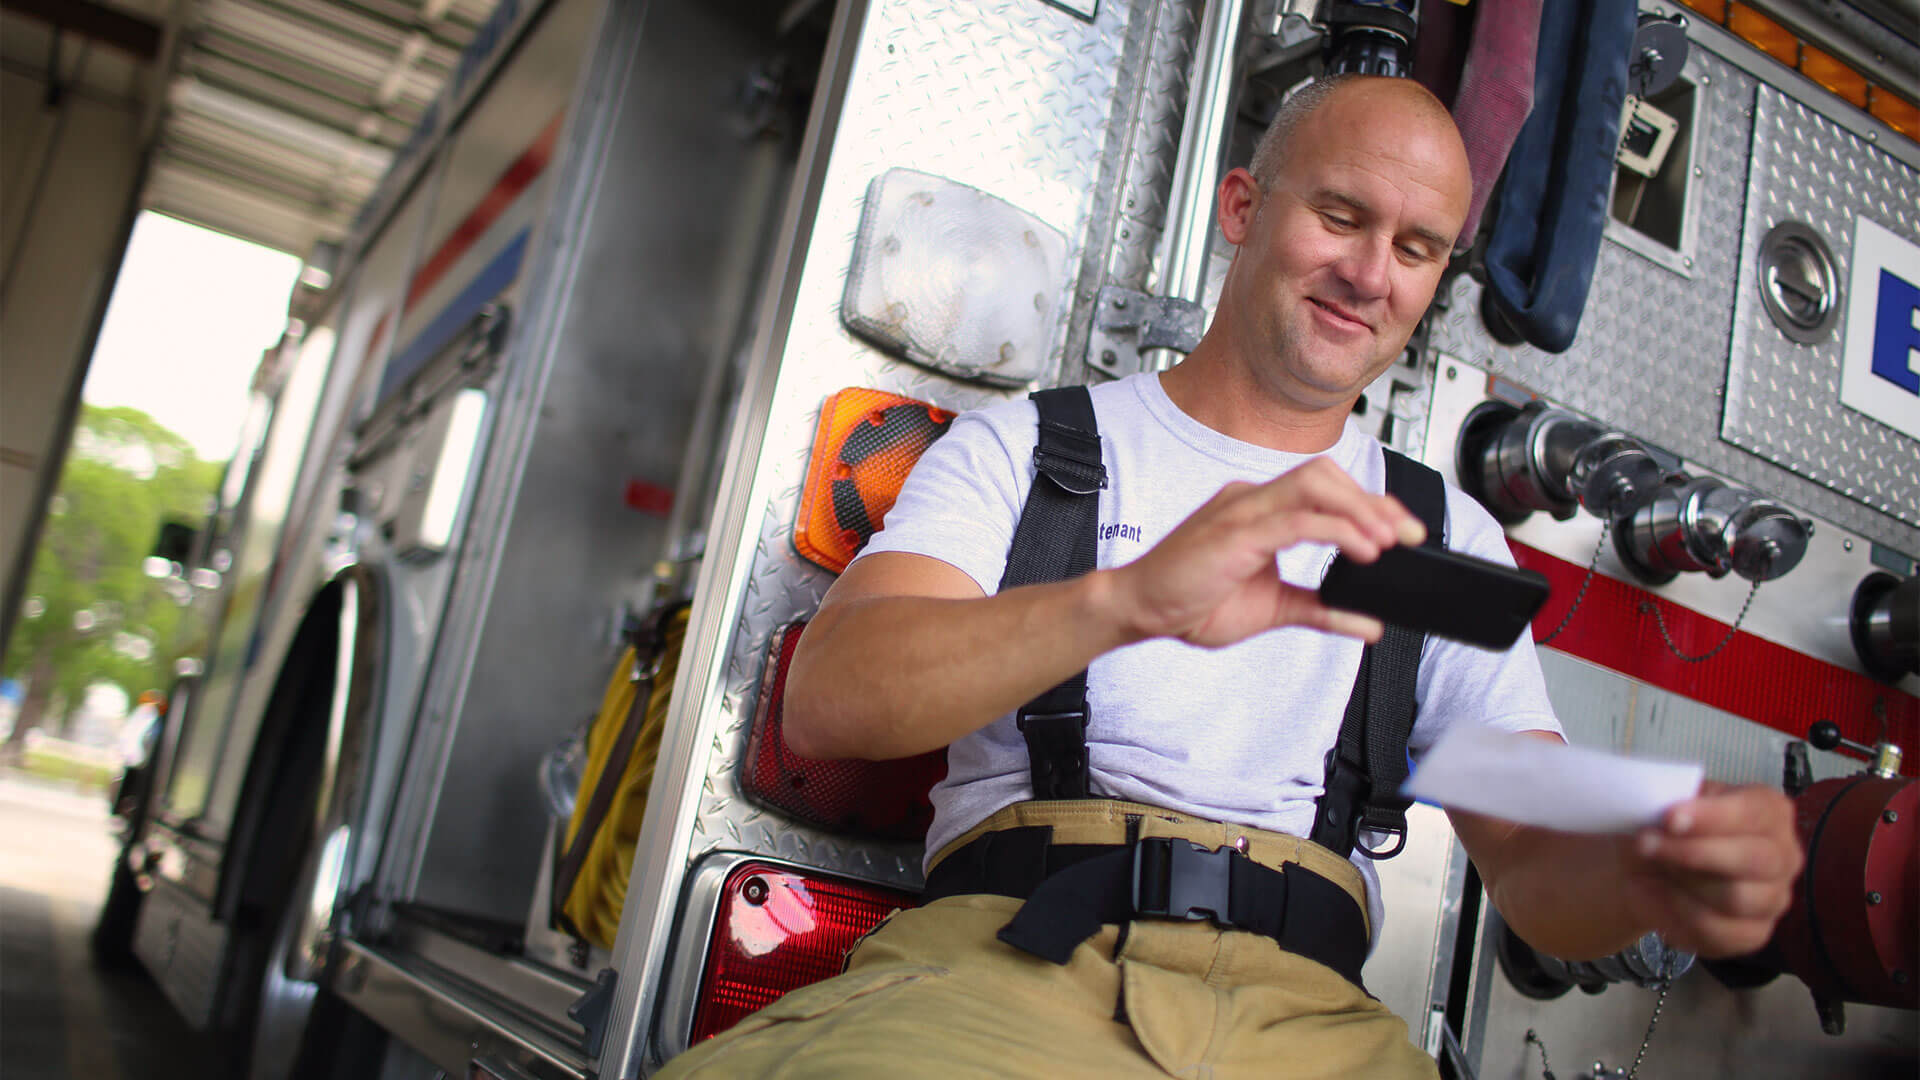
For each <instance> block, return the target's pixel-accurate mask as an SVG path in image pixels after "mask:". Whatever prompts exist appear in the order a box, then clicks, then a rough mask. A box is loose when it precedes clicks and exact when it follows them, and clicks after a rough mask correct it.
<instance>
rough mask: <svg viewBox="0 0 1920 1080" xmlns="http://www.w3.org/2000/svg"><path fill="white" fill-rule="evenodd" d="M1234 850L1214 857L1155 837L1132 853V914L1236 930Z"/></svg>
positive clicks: (1190, 845)
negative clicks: (1203, 922)
mask: <svg viewBox="0 0 1920 1080" xmlns="http://www.w3.org/2000/svg"><path fill="white" fill-rule="evenodd" d="M1236 857H1238V858H1244V857H1245V856H1242V855H1241V854H1240V852H1239V851H1238V850H1236V849H1234V848H1232V847H1222V848H1218V849H1215V850H1212V851H1209V850H1208V849H1206V848H1204V847H1201V846H1200V845H1199V844H1196V843H1193V842H1192V841H1190V840H1178V841H1176V840H1173V839H1171V838H1165V837H1154V838H1152V839H1148V840H1141V841H1139V842H1138V843H1136V844H1135V845H1134V848H1133V911H1134V914H1136V915H1147V916H1152V917H1155V918H1163V919H1181V920H1185V921H1187V922H1199V921H1200V920H1202V919H1207V920H1211V921H1212V922H1214V923H1215V924H1217V925H1220V926H1229V925H1231V923H1230V921H1229V920H1230V919H1231V907H1232V903H1231V901H1232V896H1233V892H1232V882H1233V862H1232V860H1233V859H1234V858H1236Z"/></svg>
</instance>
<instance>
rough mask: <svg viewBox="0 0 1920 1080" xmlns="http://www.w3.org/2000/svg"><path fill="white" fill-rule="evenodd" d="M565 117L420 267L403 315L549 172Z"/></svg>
mask: <svg viewBox="0 0 1920 1080" xmlns="http://www.w3.org/2000/svg"><path fill="white" fill-rule="evenodd" d="M565 115H566V113H565V111H564V110H562V111H561V112H557V113H555V114H553V119H552V120H549V121H547V126H546V127H545V128H543V129H541V132H540V134H539V135H538V136H537V137H536V138H535V139H534V140H533V142H532V143H531V144H530V145H529V146H528V147H527V148H526V149H525V150H522V151H521V152H520V156H519V157H517V158H515V159H514V160H513V164H511V165H508V166H507V168H506V171H505V172H502V173H501V174H500V178H499V179H498V180H495V181H494V182H493V187H492V188H491V189H489V190H488V191H487V193H486V194H485V195H483V196H481V198H480V201H479V202H478V203H476V204H474V207H473V209H472V210H471V211H469V212H468V213H467V216H466V217H465V218H464V219H462V220H461V222H460V224H458V225H455V226H454V227H453V232H451V233H449V234H447V238H446V239H445V240H443V241H441V243H440V247H439V248H438V249H436V250H435V251H434V253H433V255H432V257H431V258H429V259H427V261H426V262H424V263H422V264H420V269H419V270H418V271H417V272H416V273H415V274H414V275H413V283H412V284H410V285H408V286H407V303H406V306H405V308H403V309H402V314H403V315H404V314H406V313H407V312H411V311H412V310H413V306H414V305H415V304H417V303H419V302H420V298H421V297H422V296H425V295H426V294H427V293H428V292H429V291H430V290H432V288H433V287H434V286H435V285H438V284H439V283H440V279H441V278H442V277H445V276H446V273H447V271H448V270H449V269H451V268H452V267H453V264H454V263H456V262H459V261H460V256H462V255H465V254H466V253H467V249H469V248H471V247H473V244H474V241H476V240H478V239H480V237H481V236H483V235H485V234H486V231H487V230H488V229H489V228H491V227H492V226H493V223H494V222H495V221H497V220H499V218H500V215H501V214H503V213H505V212H506V209H507V207H509V206H512V205H513V201H514V200H515V199H518V198H519V197H520V193H521V192H523V191H525V190H526V189H527V185H529V184H531V183H533V181H534V178H535V177H538V176H539V175H540V174H541V173H542V172H544V171H545V170H546V167H547V162H548V161H549V160H550V159H551V158H552V157H553V144H554V143H555V142H557V141H558V140H559V138H560V121H561V119H562V117H564V116H565Z"/></svg>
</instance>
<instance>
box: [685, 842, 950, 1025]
mask: <svg viewBox="0 0 1920 1080" xmlns="http://www.w3.org/2000/svg"><path fill="white" fill-rule="evenodd" d="M915 903H916V901H915V900H914V897H913V896H912V895H911V894H909V893H904V892H898V891H896V890H893V889H883V888H880V887H879V886H875V885H863V884H860V883H858V882H853V881H848V880H845V879H842V878H830V877H826V876H824V875H817V874H806V873H800V872H798V871H795V870H791V869H786V868H782V867H779V866H775V865H773V864H771V863H763V862H745V863H741V864H740V865H739V866H738V867H736V868H735V869H734V870H733V872H732V873H730V874H728V875H727V879H726V882H725V884H723V885H722V886H721V887H720V906H719V910H718V912H717V913H716V915H715V916H714V924H713V937H712V939H711V941H710V942H709V944H708V948H707V967H706V971H705V972H703V973H702V975H701V977H700V999H699V1000H700V1003H699V1005H698V1006H697V1007H696V1008H695V1010H694V1014H693V1031H692V1033H691V1034H690V1035H689V1037H688V1043H689V1045H691V1044H693V1043H698V1042H700V1041H701V1040H703V1039H708V1038H711V1037H713V1036H715V1035H718V1034H720V1033H721V1032H723V1031H725V1030H727V1029H728V1028H730V1027H732V1026H733V1025H735V1024H737V1023H739V1022H740V1021H741V1020H742V1019H744V1018H745V1017H747V1016H748V1015H749V1014H751V1013H754V1012H758V1011H759V1010H760V1009H761V1008H763V1007H764V1006H766V1005H769V1004H771V1003H773V1002H774V1001H775V1000H777V999H778V998H779V997H780V996H781V995H783V994H785V993H786V992H787V991H789V990H797V989H799V988H800V987H802V986H806V985H808V984H810V983H815V982H819V981H820V980H821V979H826V978H831V977H832V976H835V975H838V974H840V969H841V968H842V967H843V966H844V965H845V963H846V956H847V950H849V949H851V948H853V945H854V943H855V942H857V941H859V940H860V939H861V938H862V937H864V936H866V934H867V933H868V932H869V931H871V930H872V929H873V928H874V927H875V926H878V925H879V924H880V920H882V919H884V918H886V917H887V916H888V915H889V914H890V913H892V912H894V911H896V910H898V909H900V908H909V907H913V906H915Z"/></svg>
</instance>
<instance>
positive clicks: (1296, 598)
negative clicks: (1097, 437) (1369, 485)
mask: <svg viewBox="0 0 1920 1080" xmlns="http://www.w3.org/2000/svg"><path fill="white" fill-rule="evenodd" d="M1425 539H1426V528H1425V527H1424V526H1423V525H1421V524H1420V519H1418V518H1416V517H1414V516H1413V514H1411V513H1409V512H1408V510H1407V508H1406V507H1404V506H1402V505H1401V504H1400V502H1399V500H1397V499H1395V498H1393V497H1392V496H1390V495H1372V494H1369V493H1368V492H1366V491H1365V490H1364V489H1362V488H1361V487H1360V485H1358V484H1356V483H1354V481H1353V478H1352V477H1350V476H1348V475H1347V474H1346V473H1345V472H1344V471H1342V470H1341V469H1340V467H1339V466H1338V465H1335V464H1334V463H1333V462H1332V461H1331V460H1329V459H1327V458H1315V459H1313V460H1312V461H1309V462H1307V463H1306V464H1304V465H1302V466H1300V467H1299V468H1297V469H1294V470H1292V471H1291V472H1288V473H1284V474H1282V475H1280V476H1278V477H1276V478H1274V479H1273V480H1270V481H1268V482H1266V483H1264V484H1247V483H1234V484H1228V485H1227V486H1226V487H1224V488H1221V489H1220V491H1219V493H1218V494H1216V495H1214V497H1213V498H1211V499H1209V500H1207V502H1206V503H1205V504H1203V505H1202V506H1201V507H1200V509H1198V510H1196V511H1194V512H1193V514H1192V516H1190V517H1188V518H1187V520H1186V521H1184V522H1182V523H1181V524H1180V527H1179V528H1177V529H1175V530H1174V531H1173V532H1172V533H1169V534H1168V535H1167V537H1166V538H1165V539H1163V540H1161V541H1160V543H1158V544H1156V545H1154V547H1153V550H1151V551H1149V552H1147V553H1146V554H1145V555H1143V556H1141V557H1140V558H1139V559H1137V560H1135V561H1134V562H1131V563H1128V564H1126V565H1125V566H1121V567H1118V568H1116V569H1115V570H1113V571H1111V572H1110V573H1111V574H1112V576H1113V584H1114V593H1115V596H1116V599H1117V600H1118V602H1119V603H1120V605H1121V610H1122V611H1123V612H1124V613H1125V617H1126V619H1127V623H1128V625H1129V627H1130V628H1131V630H1132V631H1133V633H1134V634H1135V635H1137V636H1138V637H1140V638H1152V637H1174V638H1179V639H1181V640H1183V641H1186V642H1188V643H1190V644H1194V645H1203V646H1207V647H1211V648H1218V647H1220V646H1224V645H1231V644H1233V643H1235V642H1238V641H1241V640H1244V639H1246V638H1249V637H1252V636H1253V635H1255V634H1258V633H1261V632H1263V631H1266V630H1271V629H1274V628H1276V627H1280V626H1309V627H1313V628H1316V629H1320V630H1328V631H1332V632H1334V633H1339V634H1347V635H1351V636H1353V637H1359V638H1365V639H1366V640H1368V641H1372V640H1375V639H1377V638H1378V637H1379V636H1380V632H1381V625H1380V622H1379V620H1377V619H1373V618H1371V617H1369V616H1366V615H1360V614H1356V613H1353V612H1346V611H1336V610H1334V609H1332V608H1329V607H1327V606H1325V605H1324V604H1322V603H1321V602H1320V598H1319V596H1318V595H1317V594H1316V593H1315V592H1314V591H1313V590H1312V589H1303V588H1298V587H1296V586H1293V585H1289V584H1287V583H1286V582H1284V581H1282V580H1281V579H1280V576H1279V572H1278V568H1277V567H1276V566H1275V563H1274V559H1275V556H1276V555H1277V554H1278V553H1279V552H1281V551H1284V550H1286V549H1287V548H1290V547H1292V546H1293V545H1295V544H1299V543H1306V542H1319V543H1326V544H1333V545H1335V546H1337V547H1339V548H1340V550H1341V551H1342V552H1343V553H1344V554H1346V555H1347V556H1348V557H1350V558H1353V559H1355V560H1357V561H1359V562H1363V563H1365V562H1372V561H1373V560H1374V559H1376V558H1379V556H1380V552H1381V551H1382V550H1384V549H1386V548H1389V547H1392V546H1393V545H1394V544H1396V543H1401V544H1418V543H1421V542H1422V541H1423V540H1425Z"/></svg>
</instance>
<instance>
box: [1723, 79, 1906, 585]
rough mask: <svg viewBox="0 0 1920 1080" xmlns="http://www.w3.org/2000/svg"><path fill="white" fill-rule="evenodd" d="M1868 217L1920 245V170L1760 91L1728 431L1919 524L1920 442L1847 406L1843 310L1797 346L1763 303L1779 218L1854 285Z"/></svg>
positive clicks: (1778, 460)
mask: <svg viewBox="0 0 1920 1080" xmlns="http://www.w3.org/2000/svg"><path fill="white" fill-rule="evenodd" d="M1861 216H1864V217H1867V218H1870V219H1872V220H1873V221H1875V222H1878V223H1879V224H1881V225H1883V226H1885V227H1887V228H1889V229H1892V230H1893V231H1894V232H1896V233H1900V234H1902V235H1904V236H1905V237H1906V238H1907V239H1909V240H1912V241H1916V242H1920V172H1915V171H1914V170H1913V169H1911V168H1908V167H1907V166H1906V165H1904V164H1902V163H1900V162H1899V161H1896V160H1895V159H1894V158H1893V157H1892V155H1890V154H1888V153H1886V152H1885V151H1883V150H1880V149H1879V148H1877V147H1875V146H1874V145H1873V144H1872V143H1869V142H1867V141H1866V140H1865V139H1862V138H1860V137H1859V136H1857V135H1854V134H1853V133H1851V132H1849V131H1846V130H1844V129H1842V128H1841V127H1840V126H1839V125H1838V124H1835V123H1834V122H1833V121H1831V120H1828V119H1827V118H1826V117H1823V116H1820V115H1818V114H1816V113H1814V112H1812V111H1811V110H1809V109H1808V108H1807V107H1806V106H1805V105H1802V104H1801V103H1799V102H1797V101H1794V100H1793V99H1792V98H1790V97H1788V96H1786V95H1785V94H1782V93H1781V92H1780V91H1778V90H1776V89H1774V88H1773V87H1771V86H1761V87H1760V90H1759V94H1758V97H1757V99H1756V101H1755V103H1754V119H1753V167H1752V170H1751V172H1750V174H1749V176H1748V179H1747V220H1746V230H1745V232H1744V233H1743V234H1742V236H1741V244H1740V251H1741V260H1740V287H1739V293H1738V294H1737V296H1736V298H1735V301H1734V309H1733V349H1732V352H1731V354H1730V356H1729V360H1728V366H1727V410H1726V416H1725V418H1724V420H1723V421H1722V425H1721V430H1720V434H1721V436H1722V437H1724V438H1725V439H1726V440H1727V441H1729V442H1731V443H1734V444H1735V445H1738V446H1742V447H1745V448H1746V449H1748V450H1750V451H1752V452H1754V453H1756V454H1758V455H1760V456H1761V457H1763V458H1766V459H1768V460H1769V461H1772V462H1774V463H1775V464H1777V465H1780V466H1782V467H1784V468H1788V469H1792V470H1793V471H1794V472H1796V473H1799V474H1800V475H1802V476H1805V477H1807V478H1808V479H1811V480H1815V481H1817V482H1819V483H1821V484H1825V485H1826V486H1828V487H1830V488H1833V489H1834V490H1836V491H1838V492H1840V493H1841V494H1843V495H1847V496H1850V497H1852V498H1855V499H1859V500H1860V501H1861V502H1864V503H1866V504H1867V505H1869V506H1872V507H1874V508H1875V509H1877V510H1880V511H1882V512H1883V513H1886V514H1890V515H1892V516H1894V517H1897V518H1899V519H1900V520H1902V521H1904V522H1906V523H1907V524H1909V525H1916V526H1920V441H1917V440H1914V439H1912V438H1909V437H1907V436H1906V435H1904V434H1902V433H1900V432H1898V431H1895V430H1894V429H1893V428H1891V427H1889V426H1887V425H1885V424H1882V423H1879V422H1877V421H1875V420H1873V419H1871V418H1869V417H1866V416H1863V415H1861V414H1859V413H1856V412H1854V411H1853V410H1851V409H1847V408H1843V407H1841V406H1840V405H1839V404H1838V402H1839V400H1840V367H1841V356H1842V352H1843V350H1844V347H1845V342H1846V335H1847V330H1848V327H1847V324H1846V316H1845V311H1846V309H1845V307H1844V306H1843V307H1842V308H1841V311H1842V315H1841V320H1840V322H1839V323H1838V324H1837V325H1836V326H1835V328H1834V332H1833V333H1832V335H1831V336H1829V337H1828V338H1827V339H1826V340H1825V341H1822V342H1820V343H1818V344H1814V345H1800V344H1797V343H1795V342H1793V341H1790V340H1788V339H1787V337H1786V335H1784V334H1782V333H1780V331H1779V330H1778V329H1777V328H1776V327H1775V326H1774V325H1773V323H1772V321H1771V320H1770V319H1769V318H1768V317H1767V314H1766V311H1765V310H1764V307H1763V305H1762V304H1761V300H1760V287H1761V283H1760V280H1759V264H1758V258H1757V253H1758V251H1759V246H1760V240H1761V238H1762V237H1763V236H1765V235H1766V232H1767V230H1768V229H1770V228H1772V227H1773V226H1774V225H1775V224H1776V223H1778V222H1781V221H1799V222H1802V223H1804V224H1806V225H1808V226H1810V227H1812V229H1813V230H1814V231H1815V232H1816V233H1819V234H1820V235H1821V236H1822V237H1824V238H1825V239H1826V241H1827V245H1828V247H1830V248H1831V249H1832V250H1833V254H1834V261H1835V263H1836V264H1837V265H1838V267H1839V271H1840V273H1839V279H1840V280H1841V281H1842V282H1845V281H1847V280H1848V275H1849V273H1850V271H1851V267H1852V258H1853V252H1852V245H1853V232H1854V226H1853V223H1854V219H1855V218H1856V217H1861ZM1841 302H1842V303H1843V304H1844V297H1843V298H1842V300H1841ZM1907 550H1909V551H1911V550H1913V548H1912V547H1911V546H1909V547H1908V548H1907Z"/></svg>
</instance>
